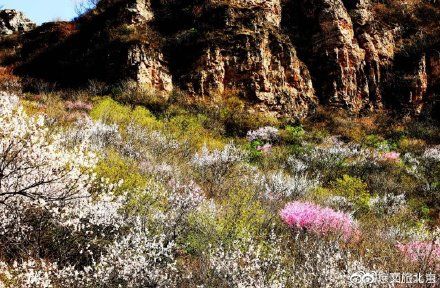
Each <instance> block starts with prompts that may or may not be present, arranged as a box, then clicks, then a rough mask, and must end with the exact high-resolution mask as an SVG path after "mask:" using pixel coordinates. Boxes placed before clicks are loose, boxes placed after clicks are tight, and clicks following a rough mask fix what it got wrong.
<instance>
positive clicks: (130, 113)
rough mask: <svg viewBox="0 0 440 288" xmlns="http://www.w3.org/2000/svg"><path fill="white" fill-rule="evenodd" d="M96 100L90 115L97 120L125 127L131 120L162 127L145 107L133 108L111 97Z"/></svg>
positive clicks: (149, 125) (144, 124) (156, 127)
mask: <svg viewBox="0 0 440 288" xmlns="http://www.w3.org/2000/svg"><path fill="white" fill-rule="evenodd" d="M95 102H96V103H95V105H94V107H93V109H92V111H90V117H92V118H93V119H95V120H102V121H104V122H108V123H116V124H118V125H120V126H123V127H125V126H127V125H128V124H129V123H130V122H134V123H136V124H138V125H141V126H143V127H146V128H152V129H158V128H160V127H162V124H161V123H160V122H159V121H158V120H157V119H156V118H155V117H154V115H152V114H151V112H150V111H148V109H146V108H144V107H141V106H136V107H135V108H134V109H131V108H130V107H129V106H125V105H122V104H120V103H118V102H116V101H115V100H113V99H111V98H110V97H105V98H100V99H98V100H97V101H95Z"/></svg>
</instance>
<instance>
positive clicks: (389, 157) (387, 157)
mask: <svg viewBox="0 0 440 288" xmlns="http://www.w3.org/2000/svg"><path fill="white" fill-rule="evenodd" d="M399 159H400V153H397V152H394V151H393V152H386V153H384V154H382V160H384V161H390V162H397V161H399Z"/></svg>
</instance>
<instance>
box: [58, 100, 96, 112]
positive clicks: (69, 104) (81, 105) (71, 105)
mask: <svg viewBox="0 0 440 288" xmlns="http://www.w3.org/2000/svg"><path fill="white" fill-rule="evenodd" d="M65 105H66V109H67V110H80V111H90V110H92V108H93V106H92V104H90V103H86V102H83V101H80V100H77V101H66V104H65Z"/></svg>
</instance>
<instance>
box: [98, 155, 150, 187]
mask: <svg viewBox="0 0 440 288" xmlns="http://www.w3.org/2000/svg"><path fill="white" fill-rule="evenodd" d="M95 173H96V174H97V176H98V178H104V179H108V180H109V182H110V183H113V184H120V186H118V187H117V188H116V191H115V193H116V194H120V193H122V192H131V191H136V190H139V189H143V188H145V186H146V184H147V180H146V178H145V177H144V176H142V175H141V174H140V172H139V170H138V169H137V165H136V163H135V162H134V161H133V160H131V159H127V158H124V157H122V156H121V155H119V154H118V153H117V152H115V151H108V152H107V153H106V155H105V157H102V158H101V160H100V161H99V162H98V164H97V166H96V168H95Z"/></svg>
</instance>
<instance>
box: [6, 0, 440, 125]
mask: <svg viewBox="0 0 440 288" xmlns="http://www.w3.org/2000/svg"><path fill="white" fill-rule="evenodd" d="M371 1H372V0H228V1H224V0H180V1H178V0H167V1H163V0H102V1H100V2H99V4H98V7H97V8H96V9H95V10H93V11H91V12H89V13H88V14H86V15H84V16H83V17H81V18H80V19H78V20H77V21H76V22H74V23H72V25H73V26H74V28H72V29H71V30H72V31H71V32H69V33H64V34H65V35H66V36H65V37H64V38H63V37H59V36H53V35H58V34H54V33H53V32H50V31H49V32H48V31H46V30H47V29H46V28H45V27H46V26H44V25H43V27H39V28H38V29H36V30H38V31H37V32H38V33H37V32H35V31H34V32H32V31H31V32H29V33H25V34H23V37H22V39H23V41H24V44H23V51H35V49H32V45H28V44H29V43H32V41H30V40H29V38H32V37H34V38H35V37H36V38H35V39H40V38H41V37H40V36H39V35H44V34H45V33H48V34H50V33H52V34H51V35H52V37H49V39H57V41H58V42H56V41H55V42H56V43H52V42H50V43H51V44H50V47H48V48H49V49H46V50H43V49H38V53H33V54H32V55H31V54H30V53H29V55H30V56H29V57H26V56H23V58H24V59H23V60H24V61H22V62H23V64H22V65H21V66H20V67H18V68H17V71H19V72H20V73H22V74H26V75H29V74H30V75H32V76H34V77H41V78H46V79H48V80H53V81H57V82H58V83H63V82H69V83H77V82H79V83H84V82H87V80H89V79H91V78H94V79H97V80H102V81H107V82H109V83H117V82H119V81H123V80H127V79H131V80H134V81H137V82H138V83H140V84H142V85H147V86H149V87H151V88H152V89H154V90H156V91H158V92H165V93H167V92H169V91H171V90H173V89H175V88H178V89H182V90H184V91H186V92H187V93H188V94H190V95H193V97H204V98H205V99H210V98H221V97H225V95H230V94H233V95H238V96H239V97H241V98H242V99H243V100H245V101H246V103H248V104H249V107H250V109H251V110H254V111H263V112H267V113H271V114H272V115H274V116H277V117H287V118H298V117H304V116H306V115H308V114H309V113H310V112H311V111H313V110H314V108H315V107H316V106H317V105H319V104H322V105H331V106H337V107H343V108H345V109H347V110H349V111H351V112H354V113H358V112H362V111H365V110H373V109H381V108H382V107H386V108H392V109H402V110H407V111H410V113H413V114H418V113H422V112H424V111H426V110H427V109H428V107H431V108H429V109H431V110H435V109H436V108H432V107H437V106H435V105H426V103H427V102H436V101H438V91H439V89H438V87H439V82H440V81H439V80H438V79H439V76H438V75H439V73H438V70H439V68H438V67H439V60H438V59H439V56H438V55H437V54H438V52H437V54H436V53H435V51H438V49H425V50H426V51H425V50H423V51H417V52H414V53H413V54H412V55H411V56H410V57H409V56H406V55H404V54H405V53H402V52H401V51H399V49H398V46H399V45H398V44H397V43H398V41H400V38H399V37H402V35H401V34H402V32H401V31H400V30H399V28H398V26H393V27H392V26H387V25H385V24H383V21H382V22H380V21H377V19H375V14H374V12H373V10H374V9H373V2H371ZM439 13H440V12H439ZM0 23H1V22H0ZM381 23H382V24H381ZM66 25H67V24H66ZM66 25H64V26H66ZM0 27H1V26H0ZM23 27H25V26H23ZM26 27H27V26H26ZM47 27H49V26H47ZM17 29H18V28H17ZM20 29H23V30H25V29H27V28H20ZM45 29H46V30H45ZM64 34H63V35H64ZM33 35H34V36H33ZM35 35H36V36H35ZM39 37H40V38H39ZM35 41H36V40H35ZM35 41H33V42H35ZM400 42H401V41H400ZM400 42H399V43H400ZM434 42H435V41H434ZM66 51H68V53H66ZM40 52H41V53H40ZM22 55H26V53H22ZM43 65H44V67H45V69H42V68H41V67H43ZM42 70H43V71H44V73H46V74H44V75H42V74H41V73H42ZM60 78H63V79H60Z"/></svg>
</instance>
